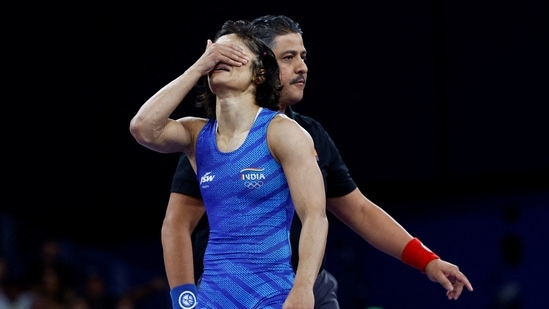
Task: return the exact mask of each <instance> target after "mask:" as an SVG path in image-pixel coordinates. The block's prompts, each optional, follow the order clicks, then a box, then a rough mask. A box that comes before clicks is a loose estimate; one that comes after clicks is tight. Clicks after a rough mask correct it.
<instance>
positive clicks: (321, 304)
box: [313, 269, 339, 309]
mask: <svg viewBox="0 0 549 309" xmlns="http://www.w3.org/2000/svg"><path fill="white" fill-rule="evenodd" d="M313 291H314V294H315V309H339V303H338V301H337V280H336V278H335V277H334V276H333V275H332V274H330V273H329V272H328V271H326V270H325V269H323V270H321V271H320V272H319V273H318V277H316V281H315V285H314V286H313Z"/></svg>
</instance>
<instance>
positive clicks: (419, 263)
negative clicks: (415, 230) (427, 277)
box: [400, 237, 439, 273]
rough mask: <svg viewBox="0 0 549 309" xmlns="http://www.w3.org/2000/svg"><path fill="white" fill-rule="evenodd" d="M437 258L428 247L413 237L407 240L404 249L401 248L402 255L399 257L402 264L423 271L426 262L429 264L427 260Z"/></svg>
mask: <svg viewBox="0 0 549 309" xmlns="http://www.w3.org/2000/svg"><path fill="white" fill-rule="evenodd" d="M438 258H439V256H438V255H436V254H435V253H434V252H433V251H431V250H429V248H427V247H425V245H424V244H422V243H421V241H419V239H417V238H415V237H414V238H413V239H412V240H410V241H409V242H408V244H407V245H406V247H404V250H402V257H401V258H400V260H401V261H402V262H403V263H404V264H408V265H410V266H412V267H414V268H417V269H419V270H421V272H423V273H424V272H425V267H427V264H429V262H431V261H432V260H434V259H438Z"/></svg>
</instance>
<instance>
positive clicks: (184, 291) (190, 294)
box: [170, 284, 198, 309]
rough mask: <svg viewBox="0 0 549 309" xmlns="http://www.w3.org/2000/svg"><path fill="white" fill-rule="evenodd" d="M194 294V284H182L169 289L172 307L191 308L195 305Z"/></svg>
mask: <svg viewBox="0 0 549 309" xmlns="http://www.w3.org/2000/svg"><path fill="white" fill-rule="evenodd" d="M196 294H198V290H197V289H196V285H195V284H182V285H178V286H176V287H174V288H173V289H171V290H170V297H171V299H172V307H173V309H192V308H194V307H196V304H197V299H196Z"/></svg>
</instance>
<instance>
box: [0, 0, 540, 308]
mask: <svg viewBox="0 0 549 309" xmlns="http://www.w3.org/2000/svg"><path fill="white" fill-rule="evenodd" d="M40 6H43V7H44V10H43V11H42V10H41V8H36V7H34V8H33V13H32V16H30V17H29V16H27V15H26V13H27V12H26V11H25V10H30V8H25V7H21V8H18V11H19V12H22V13H25V14H21V15H25V16H26V18H28V19H29V25H32V27H31V28H32V29H27V28H25V27H23V25H24V22H22V21H21V20H19V19H18V20H17V22H15V21H14V22H13V23H7V24H8V25H9V26H8V27H5V28H4V27H3V28H4V29H3V30H2V31H3V32H6V34H7V36H6V37H7V39H8V40H10V39H13V40H14V41H13V44H12V43H11V41H9V42H6V45H5V46H8V47H11V48H8V49H7V50H8V51H12V52H13V54H14V57H9V58H8V57H7V58H5V59H6V61H7V62H6V63H7V64H9V65H8V66H9V68H10V69H12V70H14V74H15V75H10V76H7V77H9V79H10V80H11V82H14V83H17V86H18V87H20V88H17V89H18V90H17V97H18V99H17V102H15V103H13V104H12V102H13V101H12V100H13V98H12V99H9V100H5V102H6V103H5V104H9V106H12V105H13V106H15V107H17V109H19V108H21V109H22V110H21V113H19V114H18V115H15V116H16V117H15V118H16V120H17V122H10V123H15V124H17V123H25V124H24V125H25V126H28V127H29V129H30V130H36V128H37V129H38V130H39V132H37V133H39V134H37V135H40V137H39V138H38V139H40V140H41V143H39V144H36V143H37V142H36V141H35V140H34V138H33V140H31V141H29V139H28V137H25V138H22V137H21V138H20V137H17V138H16V142H17V143H16V144H11V145H18V147H17V148H15V149H11V148H4V149H7V150H5V151H6V152H7V155H8V156H9V159H6V161H5V162H6V167H5V169H6V172H5V177H6V181H5V183H7V184H8V186H7V187H5V190H6V196H9V195H10V194H14V198H13V199H8V198H7V197H6V200H5V201H4V202H3V203H2V206H0V261H5V262H7V265H8V269H9V270H10V271H9V272H10V273H13V274H15V277H17V278H19V279H26V278H28V277H27V276H26V275H27V274H28V273H32V272H33V271H34V270H35V269H36V268H37V266H39V265H40V261H42V255H41V250H42V249H44V248H45V244H46V243H48V241H53V242H54V243H55V244H56V245H58V246H59V247H58V249H59V251H58V258H59V259H61V261H62V262H63V263H64V264H63V265H65V266H66V267H68V268H69V271H68V272H69V274H70V277H71V280H70V285H69V286H68V289H70V290H72V291H73V292H74V295H80V296H81V298H83V299H86V297H88V294H87V289H86V287H87V285H88V284H89V283H90V282H92V280H96V281H95V282H100V283H102V284H103V287H104V293H106V294H107V295H108V296H110V298H111V299H112V301H113V302H115V301H119V300H121V299H123V298H124V297H125V296H132V298H131V299H132V301H133V308H140V309H149V308H154V309H169V308H171V303H170V299H169V289H168V288H167V286H166V280H165V273H164V265H163V259H162V247H161V243H160V229H161V226H162V220H163V218H164V214H165V209H166V204H167V201H168V195H169V189H170V181H171V178H172V175H173V172H174V169H175V167H176V163H177V158H178V154H160V153H156V152H153V151H152V150H149V149H146V148H144V147H143V146H140V145H139V144H137V142H136V141H135V140H134V139H133V137H132V136H131V135H130V133H129V130H128V128H129V122H130V119H131V118H132V116H133V115H134V114H135V113H136V112H137V110H138V108H139V107H140V106H141V104H143V103H144V102H145V101H146V100H147V99H148V98H149V97H150V96H151V95H153V94H154V93H155V92H156V91H157V90H158V89H160V88H161V87H162V86H164V85H165V84H167V83H168V82H169V81H171V80H172V79H174V78H175V77H176V76H178V75H179V74H181V73H183V71H184V70H185V69H186V68H187V67H188V66H189V65H191V64H192V63H193V62H194V61H195V60H196V59H197V58H198V57H199V56H200V55H201V53H202V52H203V50H204V48H205V46H206V40H207V39H208V38H212V37H213V35H214V33H215V31H216V30H217V29H218V28H219V27H220V26H221V24H222V23H223V22H224V21H225V20H227V19H248V20H252V19H253V18H255V17H258V16H260V15H265V14H284V15H288V16H289V17H291V18H292V19H294V20H296V21H297V22H299V23H300V25H301V28H302V29H303V31H304V41H305V46H306V48H307V50H308V60H307V65H308V68H309V78H308V81H307V87H306V90H305V97H304V99H303V101H302V102H300V103H298V104H297V105H296V106H295V107H294V109H295V110H296V111H298V112H300V113H302V114H305V115H308V116H311V117H313V118H315V119H316V120H318V121H319V122H320V123H321V124H322V125H323V126H324V128H325V129H326V130H327V131H328V133H329V134H330V135H331V137H332V138H333V140H334V141H335V143H336V144H337V145H338V147H339V150H340V152H341V154H342V156H343V158H344V159H345V161H346V163H347V165H348V167H349V169H350V172H351V175H352V176H353V178H354V179H355V181H356V182H357V184H358V186H359V188H360V190H361V191H362V192H363V193H364V194H365V195H366V196H367V197H368V198H370V199H371V200H372V201H373V202H375V203H376V204H378V205H379V206H381V207H382V208H384V209H385V210H386V211H387V212H388V213H389V214H391V215H392V216H393V217H394V218H395V219H396V220H397V221H398V222H400V223H401V224H402V225H403V226H404V227H405V228H406V229H407V230H408V231H409V232H410V233H411V234H413V235H414V236H417V237H418V238H420V239H421V240H422V241H423V242H424V243H425V244H426V245H427V246H429V247H430V248H431V249H432V250H434V251H435V252H436V253H437V254H438V255H440V256H441V257H442V258H443V259H445V260H447V261H449V262H451V263H454V264H456V265H458V266H459V267H460V269H461V270H462V271H463V272H464V273H465V274H466V275H467V276H468V278H469V279H470V281H471V282H472V284H473V286H474V288H475V290H474V292H468V291H465V292H463V294H462V295H461V297H460V299H459V300H457V301H449V300H447V299H446V297H445V291H444V289H443V288H442V287H441V286H440V285H439V284H438V283H433V282H431V281H430V280H429V279H428V278H427V277H426V276H425V275H423V274H421V273H420V272H419V271H417V270H415V269H412V268H410V267H408V266H406V265H404V264H403V263H401V262H400V261H399V260H396V259H394V258H392V257H390V256H388V255H385V254H383V253H381V252H380V251H377V250H376V249H374V248H373V247H372V246H370V245H369V244H368V243H366V242H365V241H364V240H362V239H361V238H360V237H358V236H357V235H356V234H355V233H353V232H352V231H351V230H350V229H349V228H347V227H346V226H345V225H344V224H342V223H341V222H339V221H338V220H337V219H335V218H334V217H333V216H331V215H329V216H330V217H329V219H330V232H329V240H328V246H327V257H328V260H327V263H328V265H327V269H328V270H329V271H331V272H332V273H333V274H334V275H335V276H336V277H337V279H338V281H339V300H340V304H341V308H343V309H366V308H383V309H394V308H399V309H402V308H467V309H471V308H483V309H496V308H505V309H511V308H513V309H517V308H521V309H539V308H543V307H544V306H545V304H546V303H547V301H546V294H545V293H546V291H547V288H549V285H548V284H547V278H548V277H549V267H547V261H548V260H549V257H548V256H549V249H548V241H549V228H548V224H549V177H548V176H549V107H548V105H549V74H548V72H549V65H548V64H549V60H548V59H549V57H548V56H549V48H548V46H549V45H548V42H549V41H548V37H549V23H548V21H547V16H548V15H547V14H548V13H549V10H548V7H549V6H548V5H547V4H546V1H529V0H527V1H493V0H491V1H471V0H464V1H447V0H441V1H435V0H433V1H423V0H419V1H369V2H362V3H358V2H351V1H337V2H334V3H331V2H328V3H321V2H311V3H305V2H297V1H296V2H291V1H282V2H275V1H272V2H270V1H250V2H231V1H223V2H221V1H220V2H211V1H192V2H189V1H175V0H172V1H168V0H158V1H146V2H125V3H123V2H116V1H114V2H97V3H93V2H82V3H81V4H79V6H78V7H76V6H75V7H72V8H69V9H68V11H62V10H61V9H62V8H61V7H53V6H51V5H46V4H41V5H40ZM65 9H67V8H65ZM60 12H63V13H60ZM6 14H8V15H9V12H6ZM54 16H55V17H54ZM12 26H13V27H12ZM22 29H26V30H22ZM16 30H17V31H19V32H17V31H16ZM21 31H23V32H21ZM20 44H24V46H28V47H29V48H26V52H27V53H19V52H17V49H18V48H20V47H21V46H23V45H20ZM15 54H17V55H15ZM14 59H25V60H24V61H15V60H14ZM29 63H36V65H34V64H29ZM19 64H21V65H23V64H26V65H24V66H25V70H22V68H20V67H19ZM43 68H44V69H43ZM46 68H47V70H45V69H46ZM14 89H16V88H13V89H8V90H10V91H12V90H14ZM27 95H28V97H27ZM21 96H23V98H21ZM31 97H32V98H31ZM31 101H32V102H31ZM27 102H31V103H29V104H33V106H34V107H33V108H32V109H30V108H28V106H27V105H26V104H27ZM5 108H7V107H6V106H5ZM31 111H32V115H31V114H28V113H29V112H31ZM4 112H5V113H8V111H7V109H6V110H5V111H4ZM42 112H44V114H42ZM195 112H196V109H195V108H194V107H193V103H192V101H189V102H185V101H184V102H183V103H182V105H181V106H180V108H178V110H177V111H176V113H175V115H174V117H180V116H183V115H186V114H189V113H190V114H192V113H195ZM5 115H6V114H5ZM20 117H25V118H26V117H30V121H29V120H27V119H24V120H23V119H19V118H20ZM5 118H7V116H6V117H5ZM54 119H55V120H54ZM10 121H13V120H10ZM29 124H30V125H29ZM10 126H11V124H10ZM98 127H100V128H101V130H98V129H97V128H98ZM7 131H9V130H7ZM5 132H6V131H5ZM5 135H6V138H8V139H10V140H11V139H12V138H13V137H12V135H11V134H9V133H6V134H5ZM42 139H43V140H42ZM19 146H20V147H19ZM5 147H7V146H5ZM23 147H24V148H23ZM22 149H23V150H25V151H22V152H21V151H20V150H22ZM27 149H28V150H27ZM8 201H9V202H8ZM50 244H51V243H50ZM0 268H1V267H0ZM0 278H1V276H0ZM7 281H8V280H3V281H2V282H7ZM25 282H26V281H25ZM25 282H24V283H25ZM22 287H23V291H24V292H25V291H27V289H28V290H29V291H30V290H31V287H30V286H29V285H26V284H23V285H22ZM67 308H68V307H67ZM109 308H115V307H109Z"/></svg>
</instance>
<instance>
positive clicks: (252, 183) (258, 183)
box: [244, 181, 263, 190]
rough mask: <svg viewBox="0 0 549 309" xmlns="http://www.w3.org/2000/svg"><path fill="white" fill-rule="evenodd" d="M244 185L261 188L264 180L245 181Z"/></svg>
mask: <svg viewBox="0 0 549 309" xmlns="http://www.w3.org/2000/svg"><path fill="white" fill-rule="evenodd" d="M244 186H245V187H246V188H248V189H250V190H251V189H259V188H261V187H262V186H263V181H245V182H244Z"/></svg>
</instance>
